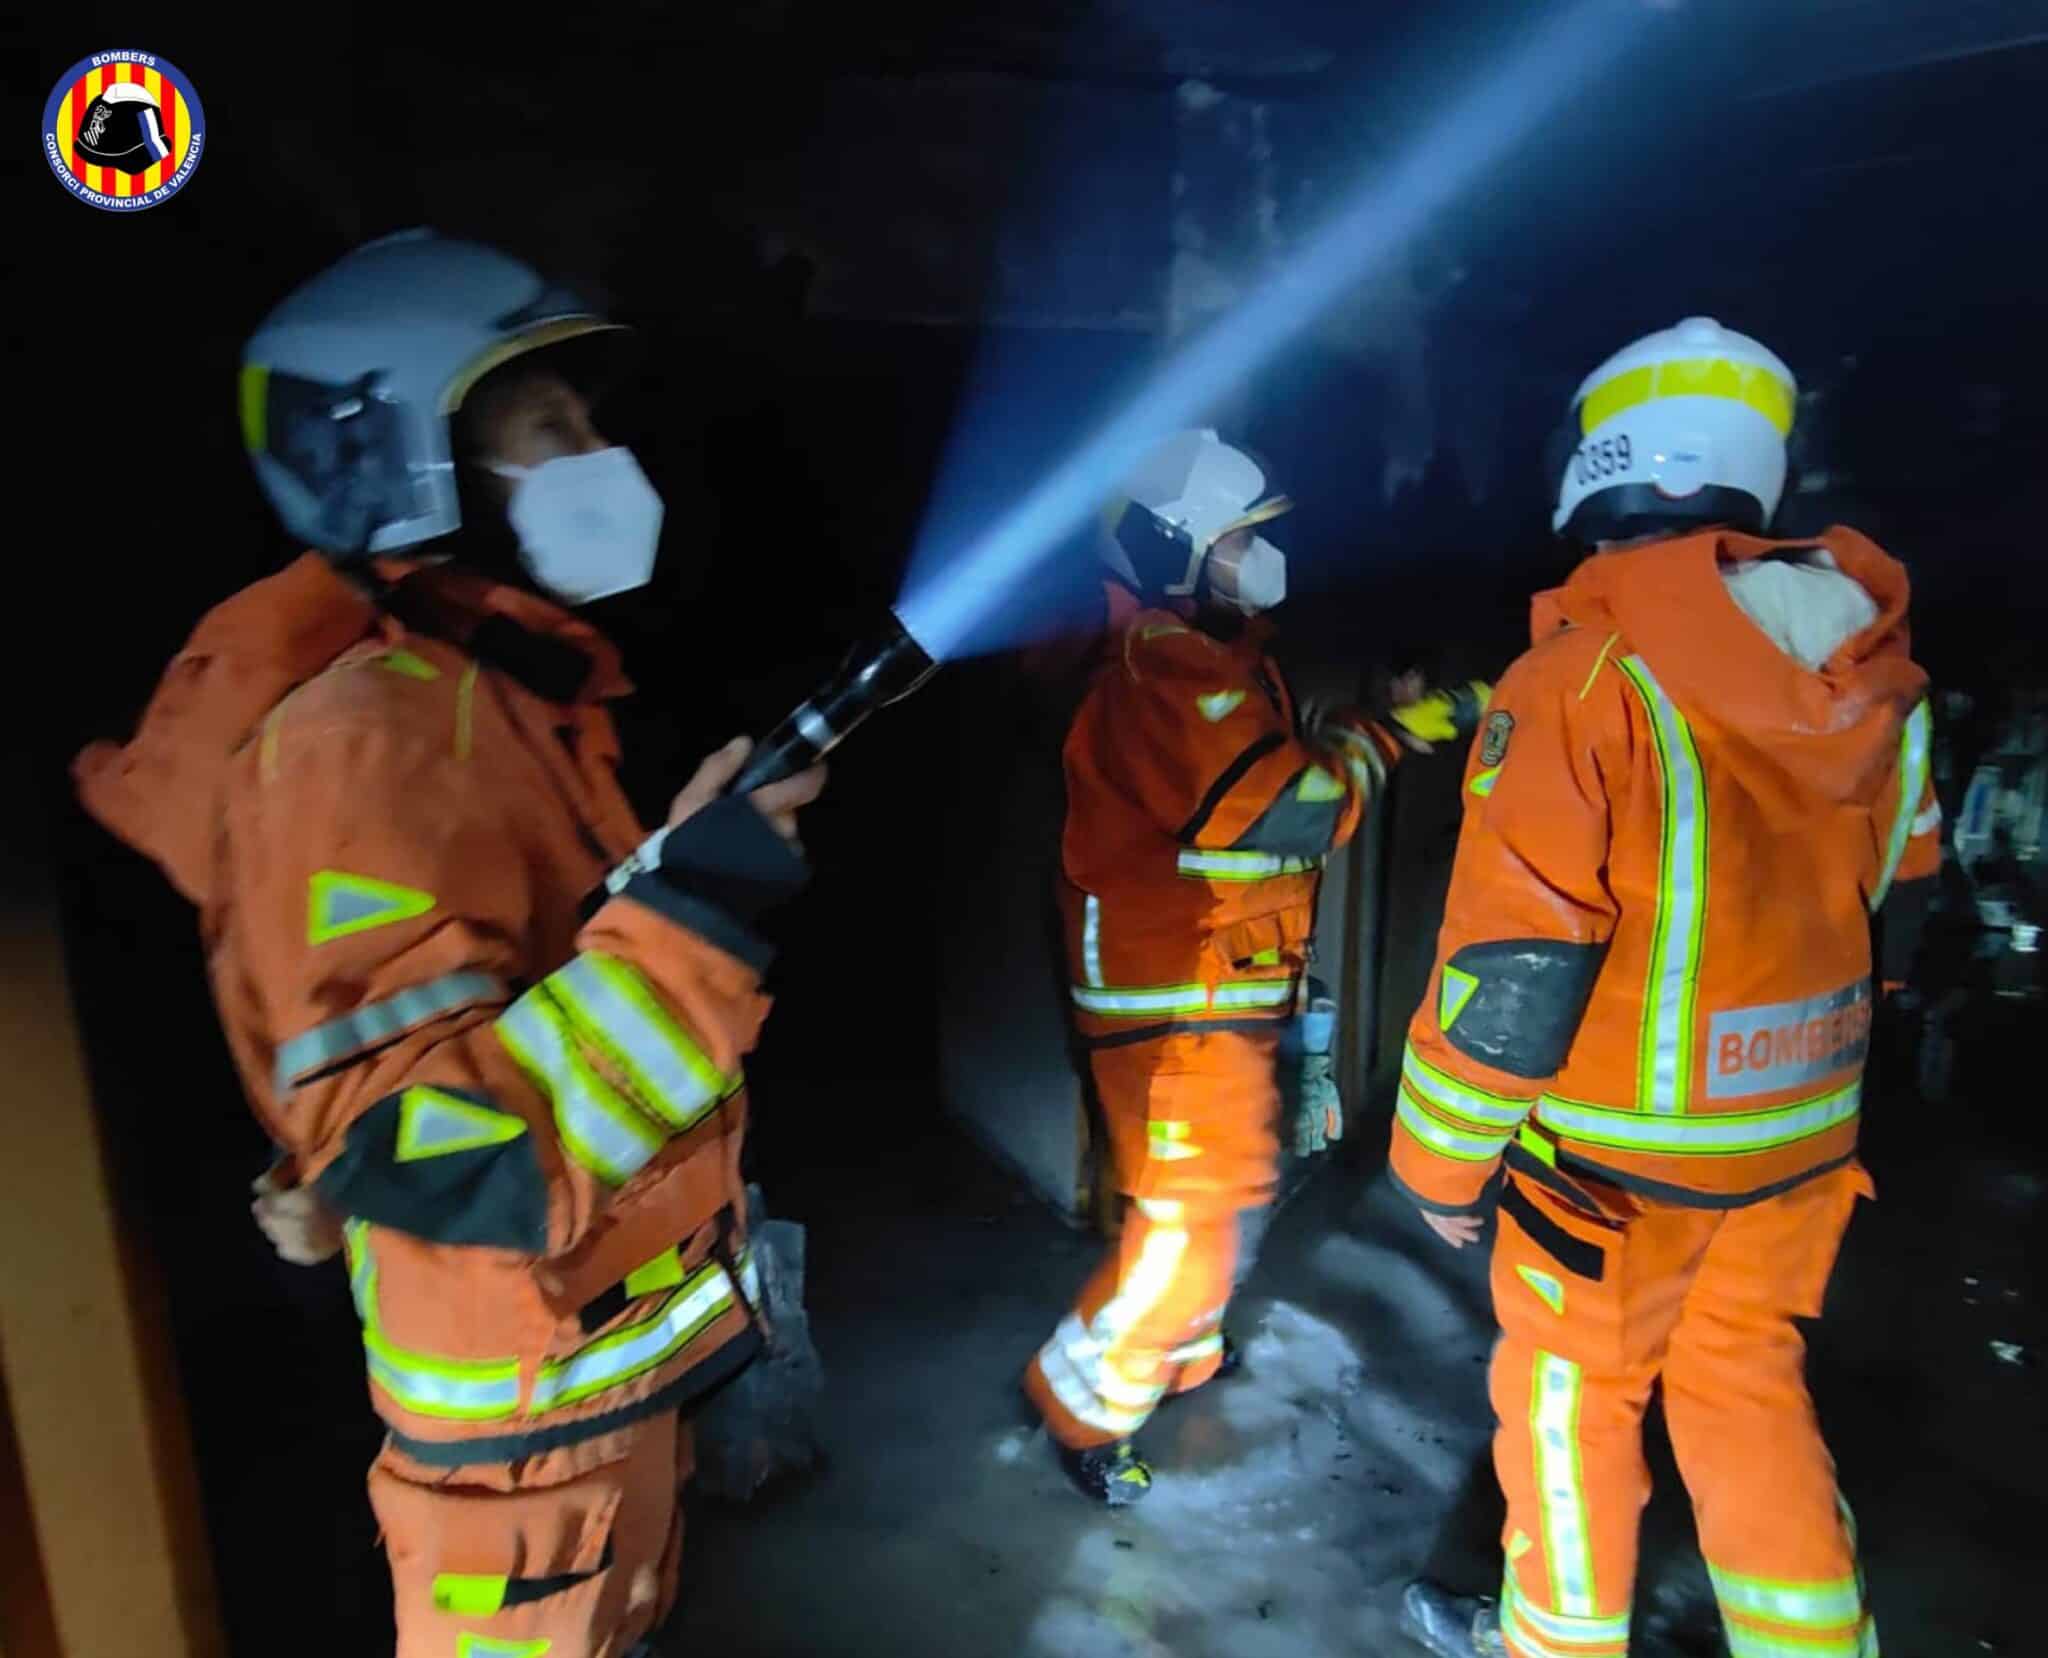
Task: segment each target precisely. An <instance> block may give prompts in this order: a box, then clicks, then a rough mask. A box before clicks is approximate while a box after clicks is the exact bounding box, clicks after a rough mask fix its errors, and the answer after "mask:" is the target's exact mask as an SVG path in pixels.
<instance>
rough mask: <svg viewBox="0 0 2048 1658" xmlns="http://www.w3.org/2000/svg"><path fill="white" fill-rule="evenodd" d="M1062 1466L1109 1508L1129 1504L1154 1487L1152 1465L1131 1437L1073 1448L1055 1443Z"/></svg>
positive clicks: (1083, 1489)
mask: <svg viewBox="0 0 2048 1658" xmlns="http://www.w3.org/2000/svg"><path fill="white" fill-rule="evenodd" d="M1053 1449H1054V1450H1055V1451H1057V1452H1058V1453H1059V1459H1060V1466H1061V1467H1062V1468H1064V1469H1065V1470H1066V1471H1067V1478H1068V1479H1070V1480H1072V1481H1073V1482H1074V1485H1075V1486H1076V1488H1077V1489H1078V1490H1079V1491H1080V1492H1081V1494H1082V1495H1083V1496H1086V1497H1093V1498H1094V1499H1095V1500H1096V1501H1097V1502H1099V1503H1101V1504H1103V1505H1104V1506H1105V1507H1108V1508H1128V1507H1130V1505H1131V1504H1132V1503H1135V1502H1139V1501H1141V1500H1143V1498H1144V1496H1145V1493H1146V1492H1148V1491H1150V1490H1151V1489H1152V1465H1151V1464H1150V1463H1148V1462H1146V1461H1145V1460H1144V1459H1143V1458H1142V1457H1140V1456H1139V1455H1138V1453H1137V1452H1136V1451H1135V1450H1134V1449H1132V1447H1131V1442H1130V1441H1129V1440H1128V1439H1119V1440H1117V1441H1116V1442H1115V1443H1114V1444H1110V1445H1093V1446H1090V1447H1089V1448H1088V1449H1087V1450H1085V1451H1072V1450H1069V1449H1068V1448H1067V1447H1066V1446H1064V1445H1061V1444H1058V1443H1055V1444H1054V1446H1053Z"/></svg>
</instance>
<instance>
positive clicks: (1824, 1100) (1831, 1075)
mask: <svg viewBox="0 0 2048 1658" xmlns="http://www.w3.org/2000/svg"><path fill="white" fill-rule="evenodd" d="M1795 398H1796V388H1795V386H1794V382H1793V378H1792V375H1791V372H1790V371H1789V370H1788V369H1787V368H1786V367H1785V365H1784V364H1783V363H1782V362H1781V361H1779V359H1778V358H1777V357H1776V356H1774V355H1773V354H1772V353H1771V352H1770V351H1768V350H1766V349H1765V348H1764V347H1763V346H1761V345H1759V344H1758V343H1757V342H1756V341H1755V340H1752V339H1750V338H1748V337H1746V336H1744V335H1742V334H1738V333H1735V332H1733V331H1732V330H1729V329H1725V328H1723V327H1721V326H1720V325H1719V324H1718V323H1716V322H1714V321H1712V320H1711V319H1708V318H1699V317H1696V318H1692V319H1689V320H1687V321H1684V322H1681V323H1679V324H1678V325H1677V326H1676V327H1674V328H1671V329H1667V330H1664V331H1662V332H1659V333H1655V334H1651V335H1649V336H1648V337H1646V338H1644V339H1641V340H1638V341H1637V342H1636V343H1634V344H1633V345H1630V346H1628V347H1627V348H1626V349H1624V350H1623V351H1621V352H1619V353H1618V354H1617V355H1615V356H1614V357H1612V358H1611V359H1609V360H1608V361H1607V362H1606V363H1604V364H1602V365H1601V366H1600V367H1599V368H1598V369H1597V370H1595V371H1594V373H1593V374H1592V375H1591V376H1590V377H1589V378H1588V379H1587V380H1586V381H1585V383H1584V384H1583V385H1582V386H1581V388H1580V390H1579V393H1578V396H1577V398H1576V400H1575V402H1574V404H1573V406H1572V410H1571V415H1570V425H1569V428H1568V431H1567V433H1566V434H1565V435H1566V437H1567V438H1568V440H1569V441H1568V443H1567V444H1565V445H1561V446H1560V448H1559V450H1558V452H1557V453H1558V459H1557V468H1558V469H1557V472H1556V474H1555V478H1554V481H1555V484H1556V487H1557V507H1556V512H1555V516H1554V518H1553V521H1552V524H1553V528H1554V529H1555V530H1557V531H1559V532H1561V533H1563V534H1564V535H1566V536H1569V537H1572V538H1575V539H1578V540H1580V541H1584V542H1590V543H1592V544H1593V545H1594V546H1595V547H1596V548H1597V549H1598V550H1597V551H1596V552H1595V553H1594V555H1593V556H1592V557H1590V558H1588V559H1586V560H1585V562H1583V563H1582V564H1580V565H1579V567H1578V568H1577V570H1576V571H1575V572H1574V573H1573V574H1572V576H1571V577H1570V578H1569V580H1568V581H1567V582H1566V584H1565V585H1564V586H1563V587H1562V588H1561V589H1559V590H1557V591H1555V592H1550V593H1545V594H1542V595H1540V596H1539V597H1538V598H1537V600H1536V602H1535V621H1534V629H1533V633H1534V643H1533V645H1532V647H1531V648H1530V650H1529V651H1528V653H1527V654H1526V655H1524V656H1523V657H1522V658H1521V659H1520V660H1519V661H1517V662H1516V663H1515V664H1514V665H1513V666H1512V667H1511V668H1510V669H1509V670H1508V672H1507V674H1506V676H1505V677H1504V678H1503V679H1502V681H1501V683H1500V685H1499V688H1498V690H1497V691H1496V693H1495V696H1494V699H1493V703H1492V706H1491V709H1490V711H1489V712H1488V714H1487V716H1486V718H1485V720H1484V722H1483V723H1482V726H1481V734H1480V740H1479V741H1478V742H1477V743H1475V744H1474V745H1473V752H1472V755H1471V757H1470V760H1469V762H1468V767H1467V773H1466V786H1465V822H1464V829H1463V833H1462V837H1461V839H1460V842H1459V846H1458V853H1457V860H1456V864H1455V866H1454V870H1453V874H1452V880H1451V888H1450V895H1449V898H1448V901H1447V907H1446V911H1445V917H1444V924H1443V931H1442V935H1441V938H1440V940H1439V944H1438V957H1437V963H1436V967H1435V971H1434V974H1433V976H1432V979H1431V981H1430V985H1429V989H1428V993H1427V996H1426V998H1425V1000H1424V1002H1423V1005H1422V1006H1421V1008H1420V1009H1419V1010H1418V1011H1417V1013H1416V1015H1415V1019H1414V1022H1413V1025H1412V1026H1411V1029H1410V1032H1409V1040H1408V1046H1407V1050H1406V1053H1405V1055H1404V1057H1403V1062H1402V1077H1401V1084H1400V1097H1399V1100H1398V1103H1397V1115H1396V1121H1395V1126H1394V1131H1393V1153H1392V1170H1393V1176H1394V1178H1395V1180H1396V1181H1397V1182H1398V1184H1399V1185H1400V1186H1401V1187H1402V1188H1403V1189H1404V1190H1405V1191H1406V1192H1407V1194H1408V1195H1409V1196H1410V1197H1412V1198H1413V1199H1414V1201H1415V1202H1416V1203H1417V1204H1418V1205H1419V1206H1420V1207H1421V1209H1422V1212H1423V1217H1424V1219H1425V1220H1426V1221H1427V1222H1428V1224H1429V1225H1430V1226H1431V1227H1432V1228H1433V1229H1434V1230H1435V1231H1436V1232H1437V1233H1438V1234H1439V1235H1440V1236H1442V1237H1443V1238H1444V1239H1445V1240H1446V1241H1447V1242H1449V1243H1450V1244H1451V1245H1453V1246H1454V1247H1462V1246H1463V1245H1464V1244H1467V1243H1470V1242H1472V1241H1473V1240H1474V1239H1475V1238H1476V1237H1477V1236H1478V1233H1479V1230H1480V1225H1481V1220H1480V1215H1481V1211H1482V1208H1483V1206H1484V1205H1485V1204H1486V1203H1487V1202H1488V1201H1489V1199H1490V1198H1491V1196H1492V1195H1493V1194H1494V1193H1495V1192H1496V1191H1497V1192H1498V1194H1499V1229H1498V1234H1497V1236H1496V1239H1495V1243H1494V1250H1493V1269H1492V1291H1493V1301H1494V1308H1495V1313H1496V1316H1497V1318H1498V1320H1499V1323H1500V1327H1501V1340H1500V1342H1499V1345H1498V1346H1497V1347H1496V1349H1495V1352H1494V1358H1493V1366H1492V1376H1491V1390H1492V1396H1493V1403H1494V1408H1495V1410H1496V1412H1497V1414H1498V1417H1499V1429H1498V1433H1497V1436H1496V1439H1495V1447H1494V1458H1495V1465H1496V1468H1497V1470H1498V1472H1499V1475H1500V1480H1501V1484H1502V1486H1503V1487H1504V1489H1505V1492H1506V1496H1507V1521H1506V1527H1505V1531H1504V1534H1503V1541H1504V1544H1505V1549H1506V1557H1507V1565H1506V1576H1505V1580H1504V1583H1503V1586H1502V1590H1501V1596H1500V1601H1499V1603H1498V1605H1497V1606H1495V1605H1491V1604H1485V1603H1480V1604H1474V1603H1471V1602H1464V1601H1458V1600H1454V1599H1453V1598H1451V1597H1448V1596H1446V1595H1445V1594H1443V1592H1442V1591H1440V1590H1438V1589H1436V1588H1435V1587H1434V1586H1431V1585H1420V1584H1418V1585H1415V1586H1412V1587H1411V1589H1410V1590H1409V1595H1408V1603H1407V1607H1406V1610H1407V1614H1408V1619H1409V1626H1410V1628H1411V1630H1413V1631H1414V1632H1415V1633H1417V1634H1418V1635H1420V1636H1421V1637H1422V1638H1423V1639H1424V1640H1425V1641H1426V1642H1427V1643H1428V1644H1430V1645H1431V1647H1432V1649H1433V1650H1435V1651H1437V1652H1439V1653H1444V1654H1455V1655H1470V1654H1473V1653H1494V1654H1497V1653H1500V1652H1502V1651H1506V1652H1508V1653H1512V1654H1515V1655H1516V1658H1561V1655H1569V1658H1619V1655H1620V1654H1623V1653H1625V1652H1626V1651H1627V1648H1628V1639H1629V1613H1630V1596H1631V1593H1632V1590H1633V1586H1634V1583H1635V1577H1636V1525H1637V1517H1638V1514H1639V1511H1640V1510H1641V1508H1642V1506H1643V1503H1644V1501H1645V1499H1646V1498H1647V1496H1648V1490H1649V1481H1648V1474H1647V1471H1646V1468H1645V1465H1644V1461H1643V1451H1642V1443H1641V1423H1642V1415H1643V1409H1644V1406H1645V1405H1646V1404H1647V1403H1648V1400H1649V1397H1650V1392H1651V1389H1652V1387H1653V1386H1655V1385H1658V1384H1661V1385H1662V1388H1663V1394H1664V1408H1665V1413H1666V1417H1667V1419H1668V1421H1669V1424H1670V1430H1671V1440H1672V1445H1673V1448H1674V1450H1675V1451H1676V1453H1677V1457H1678V1464H1679V1468H1680V1471H1681V1472H1682V1474H1683V1476H1684V1478H1685V1482H1686V1486H1687V1489H1688V1491H1689V1492H1690V1494H1691V1497H1692V1501H1693V1509H1694V1514H1695V1517H1696V1519H1697V1523H1698V1528H1699V1537H1700V1547H1701V1550H1702V1552H1703V1553H1704V1554H1705V1556H1706V1561H1707V1567H1708V1571H1709V1574H1710V1576H1711V1578H1712V1581H1713V1585H1714V1590H1715V1593H1716V1595H1717V1597H1718V1600H1719V1603H1720V1610H1721V1616H1722V1621H1723V1625H1724V1627H1725V1629H1726V1632H1727V1638H1728V1645H1729V1649H1730V1651H1731V1653H1732V1654H1733V1655H1734V1658H1775V1655H1777V1654H1781V1653H1787V1652H1795V1651H1796V1652H1798V1653H1801V1654H1803V1655H1805V1658H1868V1655H1874V1654H1875V1653H1876V1651H1877V1637H1876V1634H1875V1632H1874V1629H1873V1626H1872V1623H1871V1619H1870V1615H1869V1611H1868V1607H1867V1604H1866V1602H1865V1599H1864V1593H1863V1582H1862V1577H1861V1574H1860V1572H1859V1570H1858V1566H1857V1558H1856V1541H1855V1528H1854V1522H1853V1521H1852V1519H1851V1518H1850V1514H1849V1507H1848V1504H1847V1503H1846V1502H1845V1501H1844V1500H1843V1498H1842V1495H1841V1493H1840V1491H1839V1490H1838V1489H1837V1488H1836V1483H1835V1469H1834V1464H1833V1462H1832V1461H1831V1460H1830V1458H1829V1455H1828V1452H1827V1448H1826V1447H1825V1446H1824V1445H1823V1444H1822V1442H1821V1437H1820V1432H1819V1428H1818V1426H1817V1424H1816V1422H1815V1418H1814V1412H1813V1406H1812V1403H1811V1401H1810V1399H1809V1398H1808V1395H1807V1391H1806V1382H1805V1375H1804V1363H1803V1348H1802V1344H1801V1338H1800V1336H1799V1333H1798V1331H1797V1329H1796V1328H1795V1324H1794V1321H1795V1320H1796V1319H1801V1318H1811V1317H1816V1316H1818V1314H1819V1313H1820V1311H1821V1302H1822V1296H1823V1292H1824V1290H1825V1287H1826V1284H1827V1281H1828V1277H1829V1275H1830V1273H1831V1271H1832V1270H1833V1265H1834V1261H1835V1256H1836V1252H1837V1249H1838V1247H1839V1245H1840V1243H1841V1240H1842V1236H1843V1233H1844V1230H1845V1228H1846V1227H1847V1225H1848V1223H1849V1218H1850V1212H1851V1210H1852V1209H1853V1208H1854V1207H1855V1205H1856V1202H1857V1200H1858V1199H1859V1198H1868V1197H1870V1196H1872V1195H1873V1190H1872V1186H1871V1182H1870V1179H1869V1177H1868V1175H1867V1174H1866V1173H1865V1172H1864V1170H1863V1168H1862V1166H1861V1164H1860V1163H1859V1162H1858V1161H1857V1156H1856V1141H1857V1123H1858V1111H1859V1107H1860V1103H1861V1085H1862V1073H1863V1065H1864V1056H1865V1051H1866V1048H1867V1046H1868V1040H1869V1032H1870V1026H1871V1012H1872V989H1873V976H1874V975H1873V969H1874V968H1876V969H1877V976H1878V977H1880V978H1881V979H1882V980H1887V981H1891V980H1899V979H1903V978H1904V977H1905V973H1904V971H1903V965H1902V964H1903V962H1904V961H1905V959H1906V958H1907V957H1908V956H1909V955H1910V951H1911V943H1912V931H1913V929H1912V927H1911V926H1910V924H1908V923H1909V922H1910V913H1909V912H1910V910H1911V909H1912V907H1913V906H1914V905H1916V904H1917V903H1918V902H1919V901H1920V900H1921V898H1922V897H1923V896H1924V895H1925V894H1926V893H1927V892H1928V891H1929V890H1930V888H1931V885H1932V881H1931V877H1932V876H1933V875H1934V873H1935V872H1936V869H1937V866H1938V861H1939V852H1938V844H1939V837H1938V833H1937V831H1938V826H1939V823H1940V812H1939V809H1938V808H1937V807H1936V806H1935V804H1934V796H1933V792H1932V788H1931V783H1930V779H1929V776H1928V724H1929V720H1928V708H1927V702H1926V687H1927V680H1926V676H1925V674H1923V673H1922V671H1921V670H1920V669H1919V668H1918V667H1917V666H1915V665H1914V663H1913V661H1912V659H1911V657H1910V656H1909V654H1908V647H1907V631H1906V602H1907V581H1906V573H1905V571H1904V570H1903V568H1902V567H1901V566H1900V565H1899V564H1897V563H1896V562H1895V561H1893V560H1892V559H1891V558H1890V557H1888V556H1887V555H1886V554H1885V553H1883V552H1882V551H1880V550H1879V549H1878V548H1877V547H1876V546H1875V545H1873V544H1872V543H1871V542H1870V541H1869V540H1867V539H1866V538H1865V537H1863V536H1862V535H1860V534H1858V533H1857V532H1855V531H1854V530H1849V529H1843V528H1833V529H1829V530H1827V531H1826V532H1825V533H1824V534H1822V535H1821V536H1819V537H1818V538H1816V539H1815V540H1812V541H1799V542H1788V541H1778V540H1772V539H1769V538H1767V537H1766V536H1765V535H1764V533H1763V532H1764V529H1765V526H1766V525H1767V524H1768V523H1769V521H1770V518H1771V515H1772V513H1773V512H1774V511H1775V509H1776V507H1777V504H1778V499H1779V495H1780V493H1781V492H1782V489H1783V486H1784V480H1785V456H1786V450H1785V442H1786V436H1787V433H1788V431H1789V429H1790V427H1791V422H1792V412H1793V409H1794V406H1795ZM1880 910H1887V911H1889V912H1891V913H1890V917H1889V918H1890V919H1891V920H1892V921H1894V922H1895V923H1897V924H1896V925H1893V926H1890V927H1888V928H1887V930H1886V954H1887V955H1888V956H1892V957H1894V958H1895V959H1894V960H1893V961H1891V962H1888V963H1885V964H1882V965H1880V964H1876V963H1874V962H1873V959H1872V948H1871V934H1872V918H1873V916H1874V915H1876V914H1877V913H1878V912H1879V911H1880ZM1503 1161H1505V1165H1506V1172H1505V1178H1504V1182H1503V1179H1502V1177H1501V1171H1502V1164H1503Z"/></svg>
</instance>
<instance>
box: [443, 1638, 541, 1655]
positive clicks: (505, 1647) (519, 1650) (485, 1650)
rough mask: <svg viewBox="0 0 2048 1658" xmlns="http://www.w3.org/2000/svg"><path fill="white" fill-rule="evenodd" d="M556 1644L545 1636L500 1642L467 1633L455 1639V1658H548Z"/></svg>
mask: <svg viewBox="0 0 2048 1658" xmlns="http://www.w3.org/2000/svg"><path fill="white" fill-rule="evenodd" d="M554 1644H555V1643H554V1642H553V1641H551V1640H549V1639H547V1638H546V1637H545V1636H543V1637H542V1638H540V1639H539V1640H533V1641H500V1640H496V1639H494V1638H493V1637H491V1636H489V1635H475V1634H470V1633H469V1632H467V1631H465V1632H464V1633H463V1634H461V1635H458V1636H456V1638H455V1658H548V1653H549V1652H550V1651H551V1650H553V1648H554Z"/></svg>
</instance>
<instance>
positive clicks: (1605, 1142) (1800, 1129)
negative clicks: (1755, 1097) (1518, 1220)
mask: <svg viewBox="0 0 2048 1658" xmlns="http://www.w3.org/2000/svg"><path fill="white" fill-rule="evenodd" d="M1862 1105H1863V1089H1862V1086H1861V1084H1858V1083H1851V1084H1850V1085H1849V1086H1848V1087H1847V1088H1843V1089H1839V1090H1838V1091H1836V1092H1835V1093H1832V1094H1823V1095H1822V1096H1821V1097H1820V1098H1818V1099H1812V1100H1801V1101H1799V1102H1798V1103H1796V1104H1793V1105H1787V1106H1780V1107H1779V1108H1778V1109H1777V1110H1775V1111H1745V1112H1740V1113H1733V1112H1731V1113H1727V1114H1721V1115H1715V1116H1711V1117H1704V1116H1703V1117H1687V1118H1685V1119H1684V1120H1682V1121H1679V1120H1675V1119H1672V1118H1668V1117H1646V1116H1643V1115H1642V1114H1641V1113H1639V1112H1635V1111H1609V1110H1607V1109H1605V1108H1604V1107H1602V1106H1597V1105H1580V1104H1578V1103H1577V1102H1575V1101H1566V1100H1559V1099H1552V1098H1551V1097H1550V1096H1549V1095H1548V1094H1546V1095H1545V1096H1544V1097H1543V1098H1542V1099H1540V1100H1539V1101H1537V1102H1536V1120H1537V1121H1538V1122H1540V1123H1542V1124H1543V1125H1544V1126H1545V1127H1546V1128H1553V1129H1555V1130H1557V1131H1558V1132H1559V1133H1560V1134H1568V1135H1570V1136H1571V1137H1572V1138H1573V1139H1574V1140H1585V1141H1588V1142H1590V1143H1591V1144H1594V1145H1602V1146H1621V1147H1625V1148H1627V1149H1628V1150H1631V1151H1652V1152H1670V1153H1678V1154H1683V1153H1687V1152H1707V1153H1731V1152H1744V1151H1768V1150H1769V1149H1770V1148H1771V1147H1773V1146H1785V1145H1790V1144H1791V1143H1792V1142H1793V1141H1795V1140H1804V1139H1806V1138H1808V1137H1809V1136H1811V1135H1815V1134H1822V1133H1825V1132H1826V1131H1827V1130H1828V1129H1831V1128H1834V1127H1835V1126H1836V1125H1837V1124H1840V1123H1846V1122H1847V1121H1849V1119H1850V1118H1852V1117H1854V1116H1855V1115H1856V1113H1857V1112H1858V1111H1860V1110H1861V1109H1862Z"/></svg>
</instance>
